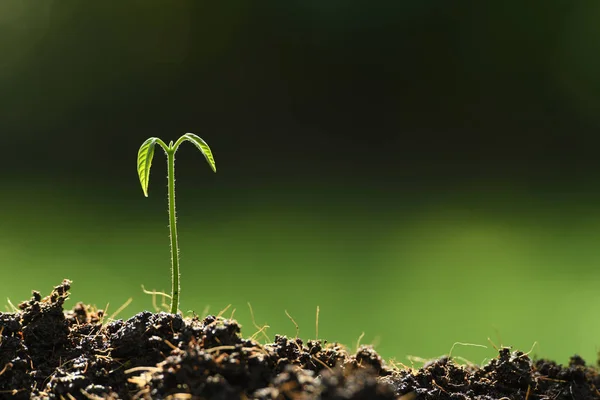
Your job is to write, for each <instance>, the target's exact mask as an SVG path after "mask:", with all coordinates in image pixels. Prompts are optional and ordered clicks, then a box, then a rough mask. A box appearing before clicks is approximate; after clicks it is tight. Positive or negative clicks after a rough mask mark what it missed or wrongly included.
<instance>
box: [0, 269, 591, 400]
mask: <svg viewBox="0 0 600 400" xmlns="http://www.w3.org/2000/svg"><path fill="white" fill-rule="evenodd" d="M70 284H71V283H70V282H69V281H67V280H65V281H64V282H63V283H62V284H61V285H59V286H57V287H55V288H54V290H53V291H52V293H51V294H50V295H49V296H47V297H44V298H42V297H41V295H40V294H39V293H38V292H33V296H32V298H31V300H29V301H26V302H23V303H21V304H20V305H19V307H18V308H19V311H18V312H15V313H0V332H1V338H0V339H1V342H0V397H1V398H17V399H29V398H36V399H47V398H48V399H74V398H75V399H100V398H112V399H117V398H119V399H163V398H172V399H216V400H221V399H222V400H229V399H232V400H233V399H236V400H237V399H260V400H267V399H268V400H274V399H281V400H283V399H294V400H301V399H302V400H304V399H339V400H342V399H365V400H367V399H368V400H379V399H381V400H384V399H402V400H417V399H481V400H484V399H486V400H487V399H527V400H529V399H531V400H533V399H565V400H566V399H568V400H573V399H576V400H585V399H600V392H599V391H598V389H597V388H598V387H600V378H599V376H598V371H597V369H595V368H591V367H587V366H586V365H585V363H584V361H583V360H582V359H581V358H579V357H577V356H575V357H573V358H572V359H571V362H570V363H569V365H568V366H560V365H557V364H556V363H554V362H552V361H546V360H537V361H532V360H531V359H530V358H529V357H528V356H527V355H526V354H524V353H521V352H518V351H517V352H511V351H510V349H508V348H502V349H500V351H499V354H498V357H497V358H495V359H493V360H491V361H490V362H489V363H488V364H487V365H485V366H482V367H476V366H462V365H457V364H455V363H454V362H453V361H452V360H451V359H449V358H441V359H438V360H435V361H432V362H430V363H428V364H426V365H425V366H424V367H423V368H421V369H408V368H407V369H397V368H392V367H390V366H387V365H386V364H385V363H384V362H383V361H382V359H381V357H379V355H377V353H376V352H375V351H374V350H373V349H372V348H370V347H368V346H363V347H361V348H360V349H359V350H358V352H357V353H356V354H351V353H349V352H348V351H347V350H346V349H345V348H343V347H342V346H339V345H337V344H327V343H325V342H323V341H320V340H319V341H317V340H309V341H308V342H306V343H304V342H303V341H302V340H300V339H298V338H295V339H290V338H287V337H285V336H276V337H275V343H271V344H266V345H262V344H260V343H258V342H257V341H255V340H253V339H244V338H242V337H241V336H240V326H239V324H238V323H237V322H236V321H235V320H231V319H225V318H221V317H215V316H208V317H206V318H204V319H198V318H191V319H184V318H182V317H181V316H180V315H173V314H167V313H151V312H142V313H139V314H137V315H136V316H134V317H133V318H131V319H129V320H127V321H121V320H118V321H114V322H110V323H107V324H103V323H102V319H103V313H102V311H99V310H93V309H92V308H91V307H89V306H86V305H84V304H82V303H78V304H76V305H75V307H74V308H73V309H72V310H69V311H66V312H65V311H64V310H63V304H64V302H65V300H66V299H67V297H68V290H69V289H70Z"/></svg>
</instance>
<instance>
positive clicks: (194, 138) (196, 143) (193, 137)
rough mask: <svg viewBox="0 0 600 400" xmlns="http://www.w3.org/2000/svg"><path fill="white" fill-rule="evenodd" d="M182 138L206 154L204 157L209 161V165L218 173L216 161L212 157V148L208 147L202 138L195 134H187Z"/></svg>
mask: <svg viewBox="0 0 600 400" xmlns="http://www.w3.org/2000/svg"><path fill="white" fill-rule="evenodd" d="M182 137H183V138H185V139H186V140H189V141H190V142H192V143H193V144H194V146H196V147H197V148H198V150H200V151H201V152H202V154H204V157H205V158H206V161H208V164H209V165H210V167H211V168H212V170H213V172H217V166H216V164H215V159H214V157H213V155H212V151H210V147H208V144H206V142H205V141H204V140H202V139H201V138H200V136H197V135H194V134H193V133H186V134H185V135H183V136H182Z"/></svg>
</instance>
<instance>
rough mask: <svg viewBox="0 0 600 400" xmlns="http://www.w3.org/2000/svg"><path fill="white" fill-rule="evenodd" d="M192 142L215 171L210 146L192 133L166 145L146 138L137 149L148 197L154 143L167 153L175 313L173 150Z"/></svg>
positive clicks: (177, 287) (176, 265)
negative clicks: (184, 143)
mask: <svg viewBox="0 0 600 400" xmlns="http://www.w3.org/2000/svg"><path fill="white" fill-rule="evenodd" d="M186 140H187V141H189V142H192V143H193V144H194V146H196V147H197V148H198V150H200V151H201V152H202V154H204V157H205V158H206V161H208V164H209V165H210V167H211V168H212V170H213V171H214V172H217V167H216V165H215V159H214V158H213V155H212V152H211V151H210V147H208V144H206V142H205V141H204V140H202V139H201V138H200V137H199V136H197V135H194V134H193V133H186V134H185V135H183V136H182V137H180V138H179V139H178V140H177V141H176V142H175V144H173V141H171V142H170V143H169V145H168V146H167V145H166V144H165V142H163V141H162V140H160V139H159V138H155V137H151V138H149V139H147V140H146V141H145V142H144V143H142V146H141V147H140V149H139V150H138V157H137V170H138V175H139V178H140V184H141V185H142V190H143V191H144V196H146V197H148V182H149V180H150V167H151V166H152V158H153V157H154V145H155V144H158V145H159V146H160V147H162V148H163V150H164V151H165V153H166V154H167V167H168V181H169V193H168V197H169V229H170V234H171V283H172V289H171V313H172V314H176V313H177V310H178V309H179V291H180V283H179V278H180V273H179V246H178V244H177V219H176V217H175V152H176V151H177V148H179V145H180V144H181V143H183V142H185V141H186Z"/></svg>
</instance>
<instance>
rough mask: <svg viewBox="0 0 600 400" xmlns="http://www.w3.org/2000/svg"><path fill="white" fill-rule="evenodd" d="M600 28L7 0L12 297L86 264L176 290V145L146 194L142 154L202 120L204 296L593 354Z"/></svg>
mask: <svg viewBox="0 0 600 400" xmlns="http://www.w3.org/2000/svg"><path fill="white" fill-rule="evenodd" d="M599 18H600V3H598V2H596V1H579V2H572V1H559V0H552V1H539V2H535V1H534V2H522V1H494V2H492V1H486V2H484V1H452V2H451V1H443V0H422V1H399V0H396V1H382V2H367V1H364V2H360V1H309V0H304V1H292V0H286V1H257V2H244V1H227V2H208V1H201V0H197V1H191V0H190V1H175V2H167V1H150V0H149V1H133V0H129V1H104V2H99V1H96V2H81V1H67V0H61V1H49V0H48V1H44V2H36V1H22V0H5V1H2V2H1V3H0V37H1V38H2V39H1V40H0V60H1V62H0V93H1V95H0V139H1V140H2V142H1V143H2V144H1V146H2V150H3V151H2V157H0V179H1V182H2V186H3V187H2V190H1V192H0V196H1V198H0V207H1V209H2V210H3V213H4V216H3V217H2V218H0V234H1V236H0V237H1V238H2V241H0V267H2V268H3V272H4V273H5V274H7V275H9V276H12V274H14V273H15V271H17V274H16V275H15V277H18V279H17V278H14V279H16V280H17V281H9V280H7V281H5V282H4V283H3V284H2V285H0V289H1V290H2V292H3V293H6V295H7V296H9V297H11V298H12V300H13V302H16V301H18V300H21V299H25V298H26V297H27V296H28V295H29V291H30V290H31V289H38V290H41V291H42V292H44V291H45V290H48V289H49V288H50V287H51V286H52V285H55V284H58V282H60V280H61V279H63V278H65V277H70V278H72V279H74V280H75V281H76V284H75V285H74V289H73V290H74V292H73V293H74V294H73V297H74V298H75V300H76V301H79V300H81V301H86V302H91V303H97V304H98V305H99V306H100V307H101V306H102V305H103V304H105V302H106V301H107V300H109V301H110V302H111V304H113V305H112V306H111V308H112V310H113V311H114V310H115V309H116V308H118V305H117V304H121V303H123V302H124V301H125V300H126V299H127V297H129V296H132V297H134V298H135V301H137V302H138V303H133V305H132V306H130V308H128V309H127V311H126V312H125V314H123V315H122V316H127V315H131V314H133V313H135V312H137V311H140V310H141V309H144V308H149V307H150V303H149V302H150V300H149V299H148V297H147V296H145V295H143V294H142V293H141V291H140V289H139V285H140V284H141V283H144V284H146V285H147V286H148V287H151V285H152V284H154V285H156V286H155V287H156V288H167V287H168V286H169V283H168V276H169V275H168V247H167V246H168V242H167V239H166V235H167V230H166V224H167V220H166V208H165V205H166V191H165V185H166V179H165V178H164V176H165V175H166V168H165V165H164V161H163V159H162V157H163V156H162V154H159V153H157V155H156V156H155V161H154V166H153V172H152V178H151V181H150V198H149V199H145V198H144V197H143V195H142V191H141V188H140V187H139V183H138V180H137V176H136V170H135V161H136V160H135V158H136V155H137V150H138V148H139V146H140V144H141V143H142V142H143V141H144V140H145V139H146V138H148V137H150V136H158V137H160V138H162V139H163V140H165V141H166V142H168V141H170V140H176V139H177V138H178V137H179V136H180V135H181V134H183V133H185V132H193V133H196V134H198V135H200V136H201V137H202V138H204V139H205V140H206V141H207V142H208V143H209V145H210V146H211V148H212V150H213V153H214V155H215V159H216V163H217V169H218V173H217V174H216V175H215V174H212V173H211V172H210V169H209V168H208V166H207V165H206V163H205V161H204V159H203V157H202V156H201V155H199V154H197V151H196V150H195V149H194V148H193V146H191V145H189V144H188V145H184V146H183V147H182V148H181V150H180V152H178V158H177V164H176V170H177V178H178V180H177V182H178V183H177V184H178V205H179V214H178V215H179V217H180V229H181V243H180V245H181V252H182V254H183V257H184V258H183V259H182V263H183V264H182V278H183V282H184V286H183V288H182V302H183V305H182V310H183V311H187V310H189V309H194V310H196V311H197V312H200V311H201V309H202V308H203V307H204V304H206V303H211V304H212V306H213V309H211V310H213V311H214V309H221V308H223V307H224V306H226V305H227V304H229V303H233V304H234V307H238V309H240V310H242V309H245V304H246V302H247V301H250V302H252V304H253V305H254V308H255V310H256V309H258V310H259V312H260V311H262V312H263V313H264V314H263V315H264V319H265V320H266V321H267V322H268V323H269V324H270V325H271V326H272V331H271V333H277V332H281V331H284V332H283V333H288V334H292V335H293V334H294V329H293V327H291V328H290V326H291V324H290V323H289V321H288V320H287V318H286V317H285V315H284V313H283V310H284V309H286V308H287V309H290V307H292V305H293V306H294V307H296V310H295V312H296V314H294V315H295V316H296V319H297V320H298V321H299V322H302V321H304V322H303V326H305V327H306V326H307V325H308V326H310V328H304V332H305V335H306V336H310V335H308V332H312V330H313V328H312V325H311V324H314V309H315V306H316V305H320V306H321V309H322V310H323V311H322V312H323V314H322V316H323V322H322V323H321V326H322V328H321V333H322V335H323V336H325V335H327V336H329V337H330V338H331V340H340V341H342V342H344V343H346V344H351V343H354V341H355V340H356V339H357V338H358V336H359V335H360V334H361V332H363V331H364V332H366V336H365V339H364V341H365V342H377V341H378V339H376V338H377V337H380V338H381V346H380V347H379V348H378V349H379V350H380V351H381V352H382V354H384V356H386V357H390V356H395V357H404V355H406V354H416V355H419V356H423V357H430V356H437V355H439V354H441V353H444V352H446V353H447V351H448V349H449V348H450V346H451V345H452V343H453V342H455V341H470V342H473V343H486V344H487V342H486V338H487V337H489V336H493V337H495V338H496V339H495V340H496V341H497V342H498V344H499V343H500V342H502V343H504V344H514V345H516V346H520V347H521V348H522V349H523V350H525V351H526V350H528V349H529V347H530V346H531V344H532V343H533V342H534V341H538V342H540V343H541V345H540V346H541V347H540V354H542V355H546V356H554V357H558V358H561V360H560V361H564V360H566V357H568V356H569V355H571V354H573V353H575V352H578V353H580V354H584V355H586V357H587V358H588V359H592V360H591V361H593V358H594V357H595V349H596V348H597V343H598V340H597V338H598V337H600V336H599V333H600V324H598V323H593V322H592V321H589V318H590V315H593V312H595V310H597V296H596V294H595V292H596V290H595V286H594V285H593V283H594V282H597V279H600V275H599V274H598V272H596V270H597V269H598V268H597V266H598V262H600V255H596V254H595V253H596V249H597V243H598V240H600V237H599V235H600V211H598V210H600V207H599V206H598V204H599V203H598V200H600V196H599V194H600V192H599V191H598V188H599V187H600V179H599V178H600V157H598V145H599V144H600V140H599V136H598V130H599V128H600V112H599V111H600V56H599V54H600V24H598V20H599ZM186 238H187V239H186ZM192 239H193V240H192ZM186 240H187V242H186ZM192 264H196V265H200V266H199V267H196V266H195V267H194V268H192ZM186 285H187V287H186ZM186 290H187V292H186ZM186 293H187V294H186ZM475 303H476V304H475ZM135 304H138V305H135ZM184 307H185V308H184ZM594 307H596V308H594ZM591 310H593V311H591ZM240 312H241V311H238V316H239V318H240V320H241V321H242V322H243V323H244V324H245V326H246V327H248V328H249V329H250V331H251V330H252V324H251V323H249V322H248V316H247V315H246V314H247V313H246V314H240ZM559 317H560V318H559ZM569 317H570V318H569ZM328 326H329V328H328ZM423 331H427V333H424V332H423ZM248 333H249V334H251V333H252V332H248ZM501 337H502V338H504V340H501V339H500V338H501ZM565 338H567V339H565ZM544 343H545V344H546V347H544ZM525 347H527V348H525ZM465 354H469V353H465ZM486 355H487V356H493V355H494V352H493V351H492V352H490V353H489V354H488V353H486ZM480 356H481V354H480V353H477V352H475V353H474V355H473V357H474V358H475V359H474V360H473V361H476V362H477V361H480V359H479V358H478V357H480ZM481 357H482V356H481Z"/></svg>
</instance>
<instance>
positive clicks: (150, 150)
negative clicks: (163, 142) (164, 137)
mask: <svg viewBox="0 0 600 400" xmlns="http://www.w3.org/2000/svg"><path fill="white" fill-rule="evenodd" d="M157 140H158V138H155V137H151V138H149V139H146V141H145V142H144V143H142V146H141V147H140V149H139V150H138V156H137V171H138V176H139V177H140V183H141V185H142V190H143V191H144V196H146V197H148V182H149V181H150V167H151V166H152V158H153V157H154V145H155V144H156V141H157Z"/></svg>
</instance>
